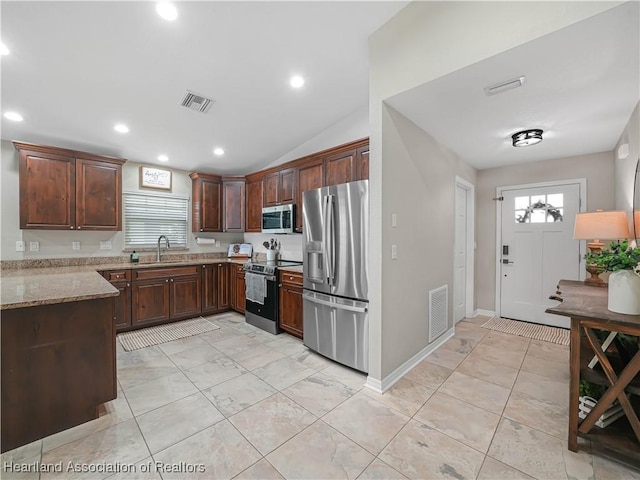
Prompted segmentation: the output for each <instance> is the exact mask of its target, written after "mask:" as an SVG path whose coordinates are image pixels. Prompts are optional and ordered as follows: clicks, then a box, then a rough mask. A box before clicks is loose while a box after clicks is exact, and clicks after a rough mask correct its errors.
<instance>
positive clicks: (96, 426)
mask: <svg viewBox="0 0 640 480" xmlns="http://www.w3.org/2000/svg"><path fill="white" fill-rule="evenodd" d="M98 413H99V415H100V416H99V417H98V418H96V419H95V420H91V421H90V422H86V423H82V424H80V425H78V426H76V427H73V428H69V429H67V430H63V431H62V432H59V433H54V434H53V435H50V436H48V437H45V438H43V439H42V451H43V452H48V451H49V450H53V449H54V448H58V447H60V446H62V445H64V444H66V443H70V442H73V441H74V440H78V439H79V438H83V437H86V436H87V435H91V434H92V433H95V432H98V431H100V430H104V429H105V428H108V427H111V426H112V425H117V424H118V423H121V422H124V421H126V420H129V419H131V418H133V413H131V409H130V408H129V403H128V402H127V399H126V398H125V397H124V394H123V393H122V392H120V394H119V395H118V398H116V399H115V400H112V401H110V402H107V403H104V404H102V405H100V406H99V407H98Z"/></svg>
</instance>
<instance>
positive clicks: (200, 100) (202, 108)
mask: <svg viewBox="0 0 640 480" xmlns="http://www.w3.org/2000/svg"><path fill="white" fill-rule="evenodd" d="M214 102H215V100H213V99H211V98H207V97H205V96H203V95H200V94H199V93H194V92H191V91H189V90H187V93H186V94H185V96H184V97H183V98H182V102H181V103H180V105H182V106H183V107H187V108H188V109H190V110H194V111H196V112H200V113H207V112H208V111H209V109H210V108H211V105H213V103H214Z"/></svg>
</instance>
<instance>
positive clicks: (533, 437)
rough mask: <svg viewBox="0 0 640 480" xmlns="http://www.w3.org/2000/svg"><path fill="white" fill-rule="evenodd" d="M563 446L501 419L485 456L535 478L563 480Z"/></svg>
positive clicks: (565, 446)
mask: <svg viewBox="0 0 640 480" xmlns="http://www.w3.org/2000/svg"><path fill="white" fill-rule="evenodd" d="M566 448H567V445H566V442H564V441H562V440H560V439H558V438H555V437H552V436H551V435H547V434H546V433H542V432H540V431H538V430H534V429H532V428H529V427H527V426H526V425H522V424H520V423H517V422H514V421H513V420H509V419H507V418H503V419H502V420H501V421H500V425H499V426H498V430H497V432H496V434H495V437H494V439H493V442H492V443H491V447H490V448H489V453H488V455H489V456H490V457H493V458H495V459H496V460H499V461H500V462H502V463H505V464H507V465H509V466H511V467H513V468H515V469H517V470H520V471H522V472H524V473H526V474H527V475H531V476H532V477H535V478H540V479H545V480H554V479H562V480H566V478H567V475H566V469H565V464H564V458H563V455H562V452H563V450H565V449H566Z"/></svg>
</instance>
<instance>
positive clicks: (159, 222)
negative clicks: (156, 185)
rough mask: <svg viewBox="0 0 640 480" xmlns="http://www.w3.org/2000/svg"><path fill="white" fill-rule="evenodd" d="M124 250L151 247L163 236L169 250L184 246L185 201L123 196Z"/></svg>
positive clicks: (172, 197) (183, 199) (185, 230)
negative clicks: (169, 245)
mask: <svg viewBox="0 0 640 480" xmlns="http://www.w3.org/2000/svg"><path fill="white" fill-rule="evenodd" d="M123 196H124V232H125V239H124V243H125V248H126V247H152V246H153V247H155V246H156V245H157V244H158V237H159V236H160V235H166V236H167V237H168V238H169V241H170V242H171V246H172V247H186V246H187V229H188V219H189V198H188V197H177V196H167V195H153V194H149V193H134V192H131V193H125V194H124V195H123Z"/></svg>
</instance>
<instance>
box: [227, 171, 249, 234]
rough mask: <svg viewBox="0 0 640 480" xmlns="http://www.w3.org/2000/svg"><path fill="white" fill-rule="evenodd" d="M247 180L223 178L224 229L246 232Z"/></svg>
mask: <svg viewBox="0 0 640 480" xmlns="http://www.w3.org/2000/svg"><path fill="white" fill-rule="evenodd" d="M244 196H245V181H244V180H238V179H233V180H231V179H230V180H227V179H223V180H222V219H223V222H222V231H223V232H244V222H245V218H244V217H245V198H244Z"/></svg>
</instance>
